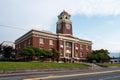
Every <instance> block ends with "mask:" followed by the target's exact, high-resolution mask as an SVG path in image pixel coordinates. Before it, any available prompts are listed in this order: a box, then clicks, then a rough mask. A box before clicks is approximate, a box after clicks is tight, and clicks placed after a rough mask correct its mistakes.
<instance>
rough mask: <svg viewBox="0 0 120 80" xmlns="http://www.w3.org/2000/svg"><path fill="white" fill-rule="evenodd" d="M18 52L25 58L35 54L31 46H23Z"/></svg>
mask: <svg viewBox="0 0 120 80" xmlns="http://www.w3.org/2000/svg"><path fill="white" fill-rule="evenodd" d="M19 54H20V55H21V56H24V57H25V58H26V57H28V58H29V59H31V58H32V56H34V55H35V51H34V50H33V48H32V47H30V46H28V47H25V48H23V49H22V50H21V51H20V52H19Z"/></svg>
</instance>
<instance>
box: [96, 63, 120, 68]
mask: <svg viewBox="0 0 120 80" xmlns="http://www.w3.org/2000/svg"><path fill="white" fill-rule="evenodd" d="M98 65H99V66H101V67H110V66H117V67H120V64H107V63H105V64H98Z"/></svg>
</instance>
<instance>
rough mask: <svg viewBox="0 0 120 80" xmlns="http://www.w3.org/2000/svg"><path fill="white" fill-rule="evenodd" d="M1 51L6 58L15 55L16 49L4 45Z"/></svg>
mask: <svg viewBox="0 0 120 80" xmlns="http://www.w3.org/2000/svg"><path fill="white" fill-rule="evenodd" d="M0 52H1V54H2V55H3V57H4V58H10V57H12V56H13V55H14V53H15V49H13V47H12V46H2V47H1V50H0Z"/></svg>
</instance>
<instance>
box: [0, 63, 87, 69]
mask: <svg viewBox="0 0 120 80" xmlns="http://www.w3.org/2000/svg"><path fill="white" fill-rule="evenodd" d="M88 67H89V65H86V64H80V63H53V62H0V70H9V69H46V68H47V69H48V68H88Z"/></svg>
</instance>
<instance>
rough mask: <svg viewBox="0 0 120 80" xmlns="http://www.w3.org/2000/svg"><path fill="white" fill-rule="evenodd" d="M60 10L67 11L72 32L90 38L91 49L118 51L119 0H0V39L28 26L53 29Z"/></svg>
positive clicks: (16, 34)
mask: <svg viewBox="0 0 120 80" xmlns="http://www.w3.org/2000/svg"><path fill="white" fill-rule="evenodd" d="M63 10H65V11H67V12H68V13H69V14H70V15H71V21H72V27H73V35H74V36H76V37H78V38H80V39H87V40H90V41H92V43H93V45H92V46H93V50H96V49H102V48H103V49H107V50H109V52H114V53H115V52H118V53H120V36H119V35H120V0H0V43H1V42H3V41H12V42H14V41H15V40H16V39H17V38H19V37H20V36H22V35H23V34H25V33H26V32H28V31H29V30H31V29H38V30H47V31H51V32H53V33H56V22H57V20H58V18H57V16H58V15H59V14H60V13H61V12H62V11H63Z"/></svg>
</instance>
